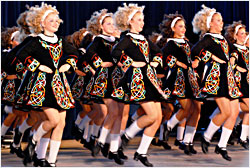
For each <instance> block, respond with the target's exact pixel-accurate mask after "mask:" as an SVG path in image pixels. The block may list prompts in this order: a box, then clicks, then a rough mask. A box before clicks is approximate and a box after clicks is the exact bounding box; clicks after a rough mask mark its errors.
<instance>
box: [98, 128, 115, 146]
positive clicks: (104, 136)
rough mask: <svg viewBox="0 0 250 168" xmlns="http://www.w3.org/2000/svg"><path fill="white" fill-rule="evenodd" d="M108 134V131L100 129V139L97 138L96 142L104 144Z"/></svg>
mask: <svg viewBox="0 0 250 168" xmlns="http://www.w3.org/2000/svg"><path fill="white" fill-rule="evenodd" d="M109 132H110V129H106V128H105V127H102V130H101V133H100V137H99V138H98V142H100V143H102V144H105V142H106V139H107V136H108V134H109ZM110 138H111V137H110ZM111 140H112V139H111Z"/></svg>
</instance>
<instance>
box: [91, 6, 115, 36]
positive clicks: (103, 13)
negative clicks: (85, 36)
mask: <svg viewBox="0 0 250 168" xmlns="http://www.w3.org/2000/svg"><path fill="white" fill-rule="evenodd" d="M107 11H108V10H107V9H102V10H100V11H99V12H98V11H95V12H94V13H93V14H92V16H91V18H90V19H89V20H88V21H87V30H88V31H89V32H90V33H92V34H93V35H95V36H97V35H99V34H101V33H102V29H101V25H102V24H103V23H104V20H105V18H106V17H113V14H112V13H107ZM101 22H102V23H101Z"/></svg>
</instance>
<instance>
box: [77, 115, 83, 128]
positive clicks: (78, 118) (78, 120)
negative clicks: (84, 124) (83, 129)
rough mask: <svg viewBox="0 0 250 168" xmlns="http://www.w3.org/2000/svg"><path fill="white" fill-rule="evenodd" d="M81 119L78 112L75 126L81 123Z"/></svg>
mask: <svg viewBox="0 0 250 168" xmlns="http://www.w3.org/2000/svg"><path fill="white" fill-rule="evenodd" d="M81 121H82V118H81V117H80V114H78V115H77V117H76V121H75V124H76V125H77V126H79V124H80V123H81Z"/></svg>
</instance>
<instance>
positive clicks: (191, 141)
mask: <svg viewBox="0 0 250 168" xmlns="http://www.w3.org/2000/svg"><path fill="white" fill-rule="evenodd" d="M195 133H196V128H195V130H194V132H193V135H192V137H191V140H190V143H191V144H193V142H194V136H195Z"/></svg>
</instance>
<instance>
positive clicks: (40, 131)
mask: <svg viewBox="0 0 250 168" xmlns="http://www.w3.org/2000/svg"><path fill="white" fill-rule="evenodd" d="M47 132H48V131H45V130H44V129H43V122H42V123H41V125H40V126H39V127H38V129H37V131H36V132H35V133H34V135H33V141H35V142H37V141H39V140H40V139H41V137H42V136H43V135H44V134H46V133H47Z"/></svg>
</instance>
